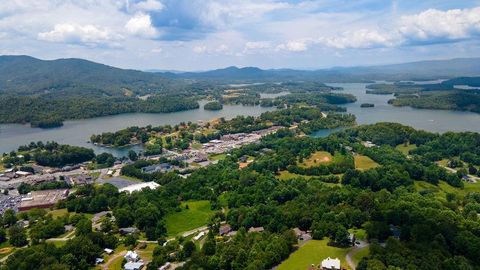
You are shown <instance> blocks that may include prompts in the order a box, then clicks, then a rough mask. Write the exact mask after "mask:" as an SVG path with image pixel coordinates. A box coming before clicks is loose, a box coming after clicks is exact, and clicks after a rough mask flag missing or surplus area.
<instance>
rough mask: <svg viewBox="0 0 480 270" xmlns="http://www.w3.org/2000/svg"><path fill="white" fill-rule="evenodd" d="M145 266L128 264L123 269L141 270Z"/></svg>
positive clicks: (141, 263) (142, 264) (136, 263)
mask: <svg viewBox="0 0 480 270" xmlns="http://www.w3.org/2000/svg"><path fill="white" fill-rule="evenodd" d="M144 265H145V264H144V263H143V262H127V263H126V264H125V265H124V266H123V269H125V270H141V269H143V266H144Z"/></svg>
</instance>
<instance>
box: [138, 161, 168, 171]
mask: <svg viewBox="0 0 480 270" xmlns="http://www.w3.org/2000/svg"><path fill="white" fill-rule="evenodd" d="M172 170H173V166H172V165H171V164H170V163H161V164H154V165H150V166H147V167H143V168H142V171H143V172H144V173H156V172H170V171H172Z"/></svg>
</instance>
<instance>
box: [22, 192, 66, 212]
mask: <svg viewBox="0 0 480 270" xmlns="http://www.w3.org/2000/svg"><path fill="white" fill-rule="evenodd" d="M67 196H68V189H49V190H40V191H32V192H30V193H28V196H27V197H25V198H23V199H22V201H21V202H20V207H19V209H20V210H28V209H30V208H36V207H38V208H47V207H50V206H52V205H54V204H56V203H57V202H58V201H60V200H63V199H65V198H67Z"/></svg>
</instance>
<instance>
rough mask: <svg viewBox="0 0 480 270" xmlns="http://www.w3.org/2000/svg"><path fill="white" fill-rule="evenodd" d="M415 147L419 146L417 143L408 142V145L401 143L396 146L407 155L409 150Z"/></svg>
mask: <svg viewBox="0 0 480 270" xmlns="http://www.w3.org/2000/svg"><path fill="white" fill-rule="evenodd" d="M415 148H417V146H416V145H415V144H407V145H404V144H399V145H397V147H395V149H397V150H398V151H400V152H402V153H403V154H405V155H408V152H410V150H413V149H415Z"/></svg>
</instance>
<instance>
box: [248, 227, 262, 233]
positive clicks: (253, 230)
mask: <svg viewBox="0 0 480 270" xmlns="http://www.w3.org/2000/svg"><path fill="white" fill-rule="evenodd" d="M264 230H265V229H264V228H263V227H250V229H248V232H249V233H251V232H257V233H261V232H263V231H264Z"/></svg>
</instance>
